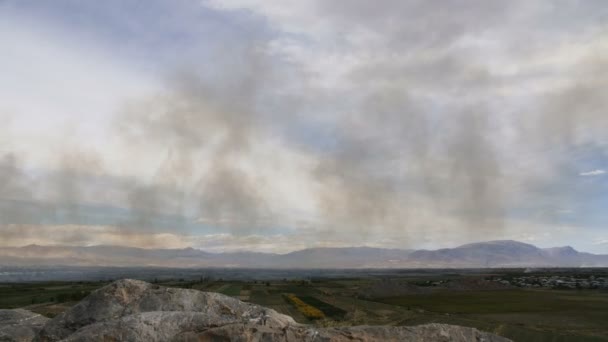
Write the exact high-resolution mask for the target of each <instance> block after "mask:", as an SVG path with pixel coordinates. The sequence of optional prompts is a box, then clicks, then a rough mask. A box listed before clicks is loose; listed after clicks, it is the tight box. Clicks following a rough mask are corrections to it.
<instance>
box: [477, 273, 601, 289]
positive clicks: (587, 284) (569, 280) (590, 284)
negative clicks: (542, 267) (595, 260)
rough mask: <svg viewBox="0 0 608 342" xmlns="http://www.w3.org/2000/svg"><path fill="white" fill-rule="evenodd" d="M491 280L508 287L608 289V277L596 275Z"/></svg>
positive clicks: (536, 276) (493, 278) (535, 276)
mask: <svg viewBox="0 0 608 342" xmlns="http://www.w3.org/2000/svg"><path fill="white" fill-rule="evenodd" d="M489 280H491V281H495V282H498V283H500V284H503V285H506V286H516V287H528V288H535V287H536V288H553V289H608V277H604V276H601V277H600V276H597V277H596V276H595V275H589V276H587V275H576V276H572V275H544V276H541V275H530V276H518V277H512V278H511V277H491V278H490V279H489Z"/></svg>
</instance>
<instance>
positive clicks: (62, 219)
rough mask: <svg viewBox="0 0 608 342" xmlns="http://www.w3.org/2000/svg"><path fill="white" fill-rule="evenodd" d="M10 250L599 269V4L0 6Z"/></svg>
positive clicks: (15, 2) (0, 208)
mask: <svg viewBox="0 0 608 342" xmlns="http://www.w3.org/2000/svg"><path fill="white" fill-rule="evenodd" d="M0 46H1V47H2V48H1V50H2V54H1V57H0V75H1V77H0V100H1V101H0V120H1V121H2V124H1V125H0V246H23V245H28V244H41V245H82V246H89V245H99V244H107V245H123V246H135V247H144V248H183V247H194V248H201V249H204V250H208V251H215V252H222V251H238V250H253V251H261V252H289V251H293V250H297V249H302V248H307V247H321V246H337V247H340V246H374V247H388V248H404V249H410V248H416V249H418V248H429V249H430V248H442V247H454V246H457V245H460V244H464V243H469V242H476V241H484V240H499V239H500V240H502V239H512V240H518V241H522V242H527V243H532V244H535V245H537V246H540V247H551V246H563V245H571V246H573V247H575V248H577V249H579V250H582V251H589V252H594V253H606V254H608V230H607V229H606V227H605V226H606V223H608V210H606V209H605V208H607V207H608V191H607V190H608V173H607V172H608V112H607V110H608V97H606V96H605V94H606V93H607V92H608V7H607V6H605V4H604V3H603V1H601V0H597V1H593V0H586V1H578V0H562V1H549V0H538V1H523V0H515V1H508V2H507V1H481V0H467V1H464V0H448V1H427V0H406V1H402V0H385V1H382V2H377V1H366V0H335V1H325V0H310V1H296V0H281V1H279V0H225V1H220V0H203V1H201V0H197V1H194V0H175V1H169V0H146V1H144V0H120V1H119V0H108V1H77V0H53V1H51V0H42V1H40V0H37V1H34V0H0Z"/></svg>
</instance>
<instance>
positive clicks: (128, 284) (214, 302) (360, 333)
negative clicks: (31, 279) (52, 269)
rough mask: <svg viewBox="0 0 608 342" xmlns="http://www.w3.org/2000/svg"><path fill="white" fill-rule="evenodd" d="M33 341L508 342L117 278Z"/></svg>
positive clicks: (458, 329)
mask: <svg viewBox="0 0 608 342" xmlns="http://www.w3.org/2000/svg"><path fill="white" fill-rule="evenodd" d="M0 329H2V325H1V324H0ZM31 336H33V334H32V335H30V339H31ZM26 340H28V339H26ZM33 340H34V341H146V342H148V341H243V342H249V341H332V342H333V341H335V342H339V341H463V342H464V341H487V342H495V341H496V342H497V341H501V342H502V341H508V340H507V339H505V338H502V337H499V336H495V335H492V334H489V333H485V332H480V331H478V330H476V329H473V328H465V327H458V326H450V325H443V324H428V325H421V326H416V327H391V326H358V327H343V328H316V327H312V326H308V325H303V324H298V323H296V322H295V321H294V320H293V319H292V318H291V317H289V316H286V315H282V314H280V313H277V312H276V311H274V310H271V309H268V308H264V307H262V306H259V305H254V304H249V303H244V302H241V301H239V300H237V299H234V298H231V297H228V296H224V295H221V294H217V293H208V292H201V291H197V290H185V289H176V288H166V287H161V286H157V285H153V284H149V283H146V282H142V281H137V280H119V281H117V282H114V283H112V284H110V285H108V286H106V287H103V288H101V289H99V290H97V291H95V292H93V293H92V294H91V295H90V296H88V297H87V298H85V299H84V300H82V301H81V302H80V303H78V304H77V305H75V306H74V307H72V308H71V309H69V310H68V311H66V312H64V313H63V314H60V315H58V316H57V317H55V318H54V319H52V320H50V321H48V322H47V323H46V324H45V326H44V327H43V328H42V330H40V332H38V334H37V335H36V336H35V337H34V338H33ZM28 341H29V340H28Z"/></svg>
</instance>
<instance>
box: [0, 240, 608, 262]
mask: <svg viewBox="0 0 608 342" xmlns="http://www.w3.org/2000/svg"><path fill="white" fill-rule="evenodd" d="M0 265H4V266H33V265H70V266H164V267H245V268H247V267H251V268H397V267H402V268H417V267H419V268H426V267H428V268H433V267H462V268H466V267H560V266H562V267H580V266H588V267H591V266H598V267H599V266H608V255H596V254H591V253H585V252H578V251H576V250H575V249H574V248H572V247H570V246H564V247H553V248H544V249H543V248H538V247H536V246H534V245H531V244H526V243H522V242H517V241H511V240H501V241H488V242H479V243H471V244H465V245H462V246H459V247H455V248H442V249H437V250H413V251H412V250H402V249H385V248H373V247H344V248H310V249H304V250H299V251H294V252H291V253H287V254H273V253H260V252H231V253H210V252H205V251H202V250H198V249H193V248H184V249H143V248H135V247H121V246H104V245H100V246H90V247H82V246H79V247H74V246H39V245H28V246H24V247H1V248H0Z"/></svg>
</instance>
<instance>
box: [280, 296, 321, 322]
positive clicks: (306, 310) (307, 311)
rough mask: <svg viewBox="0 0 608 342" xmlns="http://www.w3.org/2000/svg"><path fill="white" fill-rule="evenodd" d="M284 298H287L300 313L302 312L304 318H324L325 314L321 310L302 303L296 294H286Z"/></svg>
mask: <svg viewBox="0 0 608 342" xmlns="http://www.w3.org/2000/svg"><path fill="white" fill-rule="evenodd" d="M285 298H287V300H288V301H289V302H290V303H291V304H293V305H294V306H295V307H296V309H298V311H300V313H302V315H304V316H305V317H306V318H309V319H321V318H325V314H323V311H321V310H319V309H317V308H315V307H314V306H312V305H308V304H306V303H304V301H302V300H301V299H300V298H298V297H297V296H296V295H294V294H286V295H285Z"/></svg>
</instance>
